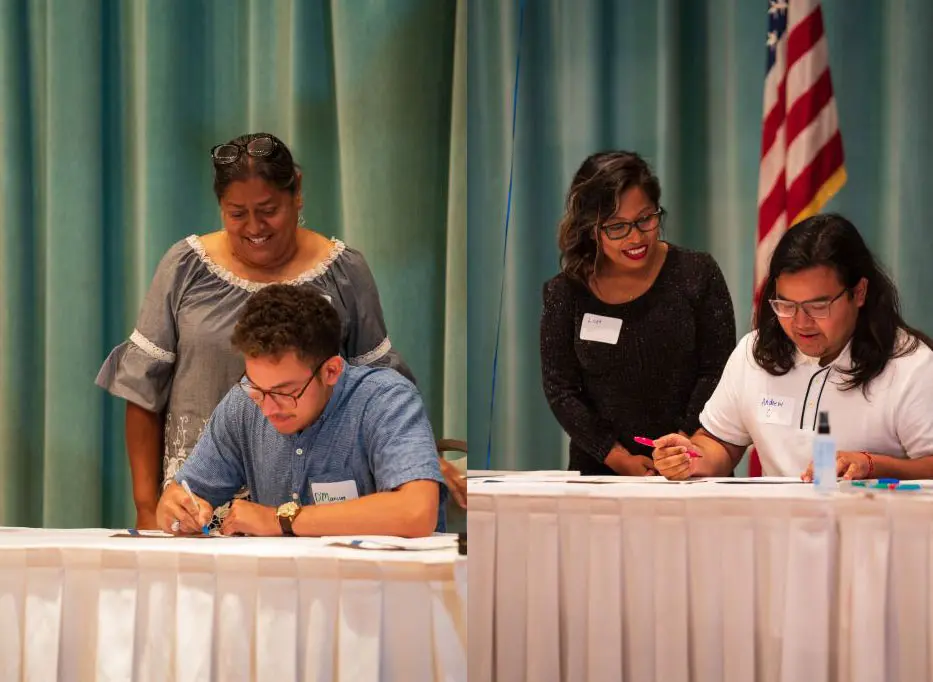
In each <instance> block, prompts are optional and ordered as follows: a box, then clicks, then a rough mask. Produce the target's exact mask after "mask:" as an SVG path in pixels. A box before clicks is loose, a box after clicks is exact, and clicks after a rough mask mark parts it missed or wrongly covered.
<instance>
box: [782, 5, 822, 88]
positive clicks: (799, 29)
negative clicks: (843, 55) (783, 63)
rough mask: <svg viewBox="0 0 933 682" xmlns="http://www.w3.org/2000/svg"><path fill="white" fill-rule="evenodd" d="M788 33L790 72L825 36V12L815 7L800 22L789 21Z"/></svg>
mask: <svg viewBox="0 0 933 682" xmlns="http://www.w3.org/2000/svg"><path fill="white" fill-rule="evenodd" d="M790 4H791V9H794V2H793V0H791V3H790ZM791 16H795V15H793V14H792V15H791ZM787 33H788V35H787V71H788V73H790V71H791V69H792V68H793V66H794V63H795V62H796V61H797V60H798V59H800V58H801V57H803V56H804V55H805V54H806V53H807V52H809V51H810V48H812V47H813V46H814V45H815V44H816V43H817V42H818V41H819V39H820V38H822V37H823V13H822V12H821V11H820V8H819V7H817V8H815V9H813V11H811V12H810V13H809V14H807V15H806V16H804V17H802V18H801V20H800V21H799V22H798V21H795V20H793V19H792V20H791V21H790V22H788V27H787Z"/></svg>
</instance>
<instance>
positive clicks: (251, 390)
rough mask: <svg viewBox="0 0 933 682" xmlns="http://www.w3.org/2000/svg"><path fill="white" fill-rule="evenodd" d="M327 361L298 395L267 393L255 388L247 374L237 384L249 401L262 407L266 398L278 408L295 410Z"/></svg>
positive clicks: (313, 373)
mask: <svg viewBox="0 0 933 682" xmlns="http://www.w3.org/2000/svg"><path fill="white" fill-rule="evenodd" d="M327 360H330V358H327ZM327 360H323V361H322V362H321V364H319V365H318V366H317V367H316V368H315V370H314V371H313V372H312V373H311V376H309V377H308V380H307V381H306V382H305V383H304V386H302V387H301V388H300V389H298V391H297V392H296V393H282V392H280V391H266V390H263V389H261V388H259V387H258V386H254V385H253V384H251V383H250V381H249V377H248V376H246V372H244V373H243V376H241V377H240V380H239V381H238V382H237V386H239V387H240V388H241V389H242V390H243V392H244V393H245V394H246V395H247V396H249V399H250V400H252V401H253V402H254V403H256V404H257V405H259V407H262V405H263V403H264V402H266V396H269V398H271V399H272V402H273V403H275V405H276V407H278V408H280V409H282V410H294V409H295V408H296V407H298V401H299V400H300V399H301V396H303V395H304V394H305V391H307V390H308V386H310V385H311V382H312V381H314V377H316V376H317V373H318V372H319V371H320V370H321V367H323V366H324V363H325V362H327Z"/></svg>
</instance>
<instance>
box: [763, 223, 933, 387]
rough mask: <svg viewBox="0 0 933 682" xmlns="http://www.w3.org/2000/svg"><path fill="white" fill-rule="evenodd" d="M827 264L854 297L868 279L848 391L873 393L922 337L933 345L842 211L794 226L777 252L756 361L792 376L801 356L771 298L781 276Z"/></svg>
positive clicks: (770, 272)
mask: <svg viewBox="0 0 933 682" xmlns="http://www.w3.org/2000/svg"><path fill="white" fill-rule="evenodd" d="M821 265H822V266H826V267H829V268H832V269H833V270H835V271H836V274H837V275H838V276H839V280H840V281H841V282H842V284H843V286H845V287H846V288H847V289H848V291H847V292H846V295H847V296H853V295H854V294H853V289H854V288H855V286H856V285H857V284H858V283H859V282H860V281H861V279H862V278H863V277H864V278H865V279H866V280H867V281H868V290H867V291H866V292H865V304H864V305H863V306H862V308H861V309H859V314H858V319H857V321H856V323H855V333H854V334H853V336H852V346H851V356H852V368H851V371H849V372H847V374H848V375H849V378H848V379H846V381H845V382H843V390H849V389H853V388H859V387H861V389H862V392H863V393H865V394H866V395H867V390H868V384H869V383H870V382H871V380H872V379H874V378H875V377H877V376H878V375H879V374H881V372H883V371H884V367H885V365H886V364H887V363H888V360H890V359H891V358H895V357H902V356H904V355H909V354H910V353H913V352H914V351H915V350H916V349H917V347H918V345H919V343H920V342H921V341H922V342H923V343H925V344H926V345H927V346H929V347H930V348H933V341H931V340H930V338H929V337H928V336H926V335H925V334H924V333H923V332H921V331H918V330H916V329H914V328H912V327H910V326H908V325H907V323H906V322H904V318H902V317H901V309H900V303H899V302H898V296H897V289H896V288H895V287H894V283H893V282H892V281H891V278H890V277H888V275H887V274H885V272H884V270H883V269H882V268H881V266H880V265H879V263H878V261H877V260H876V259H875V257H874V256H873V255H872V253H871V251H870V250H869V249H868V246H866V245H865V241H864V240H863V239H862V236H861V235H860V234H859V233H858V230H856V229H855V226H854V225H853V224H852V223H850V222H849V221H848V220H846V219H845V218H843V217H842V216H840V215H837V214H834V213H829V214H821V215H815V216H813V217H812V218H807V219H806V220H804V221H803V222H801V223H799V224H798V225H796V226H794V227H792V228H791V229H789V230H788V231H787V232H786V233H785V234H784V236H783V237H781V241H780V242H778V245H777V248H775V249H774V254H773V255H772V256H771V265H770V267H769V269H768V280H767V282H766V283H765V287H764V289H763V290H762V293H761V298H760V299H759V301H758V310H757V312H756V315H755V327H756V329H757V330H758V336H757V338H756V339H755V344H754V347H753V351H752V352H753V354H754V357H755V362H757V363H758V364H759V365H760V366H761V367H762V368H764V369H765V370H766V371H767V372H768V373H769V374H773V375H776V376H780V375H783V374H787V372H789V371H790V370H791V368H792V367H793V366H794V356H795V354H796V349H795V347H794V342H793V341H792V340H791V339H790V338H789V337H788V336H787V334H785V333H784V330H783V329H782V328H781V325H780V322H779V321H778V318H777V315H775V313H774V310H772V309H771V304H770V303H769V302H768V301H769V300H770V299H772V298H774V296H775V291H776V286H777V278H778V276H779V275H782V274H785V273H794V272H800V271H802V270H806V269H808V268H814V267H818V266H821ZM898 332H907V333H908V334H909V335H910V336H909V337H908V338H907V340H906V342H902V343H899V341H898Z"/></svg>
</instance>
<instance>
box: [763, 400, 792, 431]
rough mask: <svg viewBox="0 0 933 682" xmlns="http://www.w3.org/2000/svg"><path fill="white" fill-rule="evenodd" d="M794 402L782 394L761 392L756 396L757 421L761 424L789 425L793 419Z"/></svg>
mask: <svg viewBox="0 0 933 682" xmlns="http://www.w3.org/2000/svg"><path fill="white" fill-rule="evenodd" d="M795 408H796V402H795V401H794V399H793V398H788V397H785V396H782V395H769V394H767V393H762V394H761V395H760V396H759V398H758V406H757V410H758V421H760V422H761V423H762V424H778V425H780V426H790V424H791V422H792V421H793V420H794V414H795Z"/></svg>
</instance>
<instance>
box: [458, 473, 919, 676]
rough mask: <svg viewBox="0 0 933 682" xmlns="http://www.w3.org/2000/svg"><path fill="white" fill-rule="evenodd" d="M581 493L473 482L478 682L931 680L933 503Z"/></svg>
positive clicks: (589, 486) (740, 492)
mask: <svg viewBox="0 0 933 682" xmlns="http://www.w3.org/2000/svg"><path fill="white" fill-rule="evenodd" d="M578 481H579V482H571V481H566V482H559V481H555V482H546V481H545V480H544V479H542V480H540V481H534V480H528V479H527V477H526V480H525V481H511V482H510V481H506V482H495V483H493V482H483V481H477V480H471V481H470V483H469V495H470V514H469V534H470V557H471V559H470V576H469V580H470V602H469V621H470V641H469V653H468V661H469V668H470V681H471V682H489V681H493V680H494V681H496V682H522V681H525V680H527V681H528V682H532V681H533V682H558V681H559V680H560V681H565V682H571V681H573V682H601V681H605V682H620V681H623V680H624V681H626V682H648V681H651V680H657V681H658V682H687V681H690V682H751V681H753V680H760V681H762V682H779V681H780V682H827V681H830V680H833V681H835V680H839V681H843V682H869V681H873V682H876V681H885V682H906V681H908V680H911V681H915V680H931V679H933V589H931V577H933V543H931V541H930V540H931V534H933V533H931V531H933V492H930V491H923V492H920V493H912V492H907V491H903V492H890V493H889V492H876V491H872V492H873V493H874V494H872V495H871V496H866V495H865V494H864V493H855V492H840V493H836V494H833V495H830V496H821V495H819V494H818V493H816V492H815V491H814V490H813V487H812V486H810V485H805V484H797V485H768V484H757V485H753V484H742V483H733V484H725V483H713V482H701V483H692V484H681V485H678V484H673V483H663V482H661V483H642V482H638V483H618V482H616V483H607V484H595V483H587V482H584V481H585V479H578ZM616 481H618V479H616Z"/></svg>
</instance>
